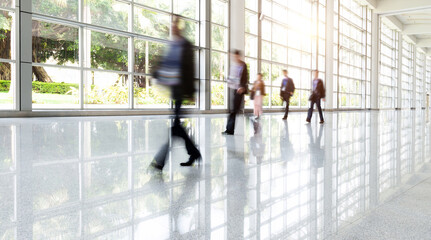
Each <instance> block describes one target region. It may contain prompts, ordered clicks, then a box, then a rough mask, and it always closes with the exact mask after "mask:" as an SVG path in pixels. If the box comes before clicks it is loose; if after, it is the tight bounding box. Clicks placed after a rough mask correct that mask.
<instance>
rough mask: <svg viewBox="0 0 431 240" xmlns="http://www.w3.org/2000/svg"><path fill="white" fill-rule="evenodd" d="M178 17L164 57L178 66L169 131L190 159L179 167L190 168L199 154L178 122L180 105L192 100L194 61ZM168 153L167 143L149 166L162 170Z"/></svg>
mask: <svg viewBox="0 0 431 240" xmlns="http://www.w3.org/2000/svg"><path fill="white" fill-rule="evenodd" d="M179 21H180V19H179V17H178V16H174V19H173V21H172V35H173V40H172V41H171V42H170V43H169V48H168V49H169V50H168V52H167V53H166V56H165V58H166V57H168V58H169V61H170V64H174V65H175V64H176V65H178V69H179V71H180V72H179V73H178V75H179V82H178V83H177V84H176V85H173V86H171V97H172V100H173V101H174V105H175V108H174V113H175V118H174V123H173V127H172V129H171V134H172V136H173V137H180V138H182V139H183V140H184V142H185V145H186V149H187V153H188V154H189V155H190V158H189V160H188V161H187V162H184V163H181V166H191V165H193V163H194V162H195V161H196V160H200V159H201V154H200V152H199V150H198V149H197V148H196V146H195V144H194V142H193V141H192V140H191V139H190V137H189V136H188V135H187V133H186V131H185V129H184V127H183V126H182V125H181V122H180V111H181V105H182V103H183V100H184V99H192V98H193V96H194V94H195V92H196V89H195V65H194V63H195V60H194V54H193V49H192V44H191V43H190V42H189V41H188V40H187V39H185V38H184V37H183V36H182V34H181V29H180V28H179V26H178V25H179ZM168 151H169V141H168V143H166V144H165V145H163V146H162V148H161V149H160V150H159V152H158V153H157V154H156V156H155V157H154V160H153V162H152V163H151V166H152V167H154V168H156V169H159V170H162V169H163V167H164V165H165V161H166V156H167V154H168Z"/></svg>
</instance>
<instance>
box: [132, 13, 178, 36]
mask: <svg viewBox="0 0 431 240" xmlns="http://www.w3.org/2000/svg"><path fill="white" fill-rule="evenodd" d="M134 11H135V19H134V29H135V32H136V33H139V34H144V35H147V36H150V37H155V38H162V39H168V38H169V30H170V26H171V19H170V16H169V15H168V14H164V13H160V12H156V11H152V10H149V9H146V8H141V7H137V6H135V10H134Z"/></svg>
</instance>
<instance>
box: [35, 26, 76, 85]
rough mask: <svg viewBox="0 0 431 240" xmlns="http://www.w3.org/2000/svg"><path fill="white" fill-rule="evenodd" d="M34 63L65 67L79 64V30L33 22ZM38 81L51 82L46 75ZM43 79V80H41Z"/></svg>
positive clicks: (42, 75)
mask: <svg viewBox="0 0 431 240" xmlns="http://www.w3.org/2000/svg"><path fill="white" fill-rule="evenodd" d="M32 35H33V62H35V63H47V64H55V65H64V66H78V64H79V30H78V28H76V27H70V26H65V25H60V24H55V23H48V22H42V21H36V20H33V30H32ZM36 76H37V79H38V81H42V82H49V81H50V80H49V79H44V78H43V77H44V74H42V73H41V75H40V74H36ZM39 76H40V77H42V78H39Z"/></svg>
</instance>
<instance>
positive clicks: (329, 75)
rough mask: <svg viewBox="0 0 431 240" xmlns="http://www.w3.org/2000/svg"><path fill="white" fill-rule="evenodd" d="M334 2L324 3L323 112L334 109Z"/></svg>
mask: <svg viewBox="0 0 431 240" xmlns="http://www.w3.org/2000/svg"><path fill="white" fill-rule="evenodd" d="M334 5H335V4H334V1H327V2H326V24H325V26H326V27H325V28H326V29H325V31H326V41H325V42H326V43H325V53H326V56H325V62H326V66H325V74H326V76H325V83H326V99H325V100H326V102H325V110H333V109H334Z"/></svg>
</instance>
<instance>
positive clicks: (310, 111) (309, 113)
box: [307, 98, 324, 122]
mask: <svg viewBox="0 0 431 240" xmlns="http://www.w3.org/2000/svg"><path fill="white" fill-rule="evenodd" d="M314 104H316V106H317V110H319V116H320V121H322V122H323V121H324V120H323V113H322V107H321V106H320V98H319V99H317V100H313V101H311V103H310V108H309V109H308V116H307V120H308V121H310V120H311V117H312V116H313V109H314Z"/></svg>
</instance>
